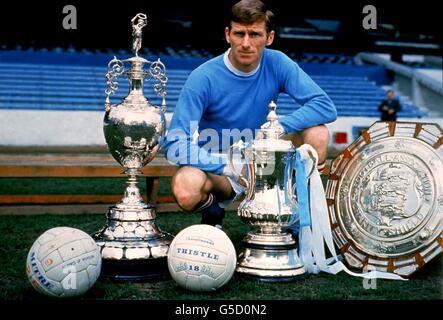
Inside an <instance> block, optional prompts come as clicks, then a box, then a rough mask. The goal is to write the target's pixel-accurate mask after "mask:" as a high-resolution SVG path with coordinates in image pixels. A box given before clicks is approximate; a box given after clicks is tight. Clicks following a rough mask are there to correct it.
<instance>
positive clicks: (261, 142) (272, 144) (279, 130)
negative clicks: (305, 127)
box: [252, 101, 295, 152]
mask: <svg viewBox="0 0 443 320" xmlns="http://www.w3.org/2000/svg"><path fill="white" fill-rule="evenodd" d="M268 108H269V113H268V116H267V117H266V119H267V120H268V122H266V123H265V124H264V125H262V126H261V128H260V131H259V133H258V135H257V138H256V139H255V140H254V141H253V142H252V147H253V148H254V149H255V150H260V151H281V152H282V151H286V152H288V151H294V150H295V148H294V146H293V145H292V142H291V141H289V140H283V139H280V137H281V136H282V135H283V134H284V132H285V131H284V129H283V127H282V125H281V124H280V122H279V121H278V116H277V113H276V111H275V110H276V109H277V105H276V104H275V103H274V101H271V102H270V103H269V105H268Z"/></svg>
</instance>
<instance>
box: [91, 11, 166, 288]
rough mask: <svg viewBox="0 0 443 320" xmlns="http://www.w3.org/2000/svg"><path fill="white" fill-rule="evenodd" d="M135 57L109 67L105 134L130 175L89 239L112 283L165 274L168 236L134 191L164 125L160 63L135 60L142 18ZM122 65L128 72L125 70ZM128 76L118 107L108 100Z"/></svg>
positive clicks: (139, 21)
mask: <svg viewBox="0 0 443 320" xmlns="http://www.w3.org/2000/svg"><path fill="white" fill-rule="evenodd" d="M131 22H132V28H133V37H134V38H133V51H134V55H135V56H133V57H131V58H129V59H126V60H119V59H117V58H116V57H114V59H112V60H111V61H110V62H109V64H108V72H107V73H106V80H107V88H106V91H105V93H106V101H105V116H104V123H103V130H104V134H105V138H106V143H107V144H108V147H109V151H110V152H111V154H112V156H113V157H114V158H115V160H117V161H118V163H119V164H120V165H122V166H123V167H124V168H125V174H127V175H128V181H127V184H128V185H127V187H126V190H125V192H124V197H123V199H122V200H121V201H120V202H119V203H117V204H115V205H113V206H112V207H110V208H109V211H108V213H107V219H108V221H107V225H106V226H105V227H104V228H103V229H102V230H101V231H99V232H97V233H95V234H94V235H93V237H94V239H95V240H96V242H97V244H98V245H99V246H100V248H101V253H102V257H103V265H102V273H101V276H102V277H103V278H107V279H113V280H149V279H157V278H161V277H165V276H167V274H168V268H167V263H166V259H167V253H168V250H169V244H170V242H171V240H172V236H171V235H169V234H167V233H164V232H162V231H161V230H160V229H159V228H158V226H157V225H156V222H155V218H156V214H155V208H154V207H153V206H152V205H150V204H149V203H145V202H144V201H143V199H142V197H141V196H140V190H139V188H138V187H137V176H139V175H141V174H142V172H141V169H142V168H143V167H144V166H145V165H146V164H148V163H149V162H150V161H151V160H152V159H153V158H154V157H155V155H156V153H157V151H158V149H159V139H160V138H161V137H163V136H164V132H165V129H166V121H165V116H164V112H165V110H166V102H165V96H166V82H167V80H168V78H167V77H166V69H165V66H164V64H163V63H162V62H161V61H160V59H158V60H157V61H154V62H151V61H148V60H146V59H144V58H142V57H139V56H138V51H139V49H140V48H141V38H142V31H141V29H142V28H143V27H144V26H145V25H146V15H144V14H141V13H139V14H137V15H136V16H135V17H134V18H133V19H132V21H131ZM125 63H127V64H129V68H125ZM122 75H125V76H127V78H128V80H129V83H130V87H129V94H128V95H127V96H126V97H125V98H124V99H123V100H122V101H121V102H120V103H118V104H113V105H112V104H111V103H110V96H111V95H112V94H114V93H115V92H116V90H117V89H118V86H119V84H118V82H117V78H118V77H119V76H122ZM148 80H152V81H153V86H154V90H155V92H156V94H157V95H158V96H160V97H162V104H161V107H159V106H153V105H151V104H150V102H149V100H148V99H146V98H145V97H144V95H143V81H148Z"/></svg>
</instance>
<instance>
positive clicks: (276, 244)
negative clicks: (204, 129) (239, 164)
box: [230, 102, 312, 282]
mask: <svg viewBox="0 0 443 320" xmlns="http://www.w3.org/2000/svg"><path fill="white" fill-rule="evenodd" d="M276 107H277V106H276V104H275V103H274V102H271V103H270V104H269V114H268V117H267V120H268V122H267V123H266V124H265V125H264V126H262V128H261V130H260V134H259V135H258V136H260V137H257V138H256V139H255V140H253V141H252V142H251V143H250V144H249V145H246V144H245V143H242V142H240V143H237V144H234V145H233V146H232V147H231V154H230V161H231V166H232V169H233V170H235V166H234V164H233V159H234V151H235V150H236V149H239V150H240V152H241V154H242V158H244V159H245V160H246V166H245V167H246V174H245V176H242V177H241V178H242V179H243V181H244V182H245V183H246V185H247V191H246V197H245V199H244V200H243V201H242V202H241V203H240V205H239V207H238V215H239V216H240V218H241V220H242V221H243V222H245V223H247V224H249V225H251V226H252V227H253V231H250V232H249V233H248V234H247V235H246V237H245V239H244V240H243V244H244V250H243V252H242V253H241V254H240V256H239V259H238V265H237V269H236V271H237V273H238V274H239V275H243V276H246V277H250V278H256V279H259V280H261V281H268V282H284V281H291V280H293V279H295V278H298V277H300V276H302V275H304V274H305V272H306V271H305V268H304V267H303V264H302V263H301V261H300V259H299V257H298V253H297V246H296V242H295V239H294V238H293V236H292V235H291V234H290V233H289V232H286V231H284V229H285V228H286V229H287V228H288V227H290V226H292V225H293V224H294V223H296V222H297V219H298V211H297V210H298V202H297V196H296V188H295V160H296V149H295V148H294V146H293V145H292V142H291V141H288V140H283V139H280V136H281V135H282V133H283V128H282V127H281V125H280V124H279V122H278V120H277V119H278V118H277V114H276V112H275V109H276ZM311 172H312V171H311Z"/></svg>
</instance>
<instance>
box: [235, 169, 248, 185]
mask: <svg viewBox="0 0 443 320" xmlns="http://www.w3.org/2000/svg"><path fill="white" fill-rule="evenodd" d="M237 182H238V183H239V184H240V185H242V186H243V187H245V188H247V187H248V186H247V185H246V166H243V168H242V169H241V175H240V177H238V180H237Z"/></svg>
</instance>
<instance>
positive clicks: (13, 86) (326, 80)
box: [0, 47, 426, 118]
mask: <svg viewBox="0 0 443 320" xmlns="http://www.w3.org/2000/svg"><path fill="white" fill-rule="evenodd" d="M165 51H166V52H168V53H169V54H170V55H168V56H164V59H163V58H162V60H163V61H164V63H165V64H166V66H167V72H168V78H169V81H168V84H167V92H168V95H167V98H168V109H167V112H173V111H174V107H175V104H176V102H177V99H178V96H179V93H180V89H181V88H182V86H183V84H184V82H185V81H186V78H187V76H188V74H189V73H190V71H191V70H192V69H193V68H195V67H196V66H197V65H198V64H200V63H202V62H204V61H205V60H206V59H207V58H208V57H210V56H211V54H210V53H209V52H201V51H199V50H195V49H194V50H191V51H188V52H187V51H185V50H178V51H177V50H175V49H174V48H172V47H167V48H166V49H165ZM152 52H153V51H152ZM152 52H151V51H149V53H150V54H149V55H148V57H149V56H152ZM185 52H187V53H186V54H185ZM122 54H124V53H123V52H122ZM116 55H119V54H118V53H117V54H116ZM12 56H13V57H14V58H12ZM112 56H113V54H103V53H95V54H94V53H87V52H79V53H77V52H76V53H72V52H71V53H63V52H58V51H56V50H55V51H52V52H50V53H48V52H45V51H43V52H42V51H37V52H33V51H23V52H21V53H17V52H16V53H14V54H9V55H8V51H4V52H0V57H1V58H2V59H0V61H1V62H0V108H1V109H28V110H29V109H34V110H90V111H100V110H102V109H103V96H104V94H103V92H104V89H105V81H104V74H105V73H106V69H105V66H106V65H107V62H108V61H109V60H110V59H111V58H112ZM290 56H292V57H293V59H294V60H296V61H297V62H298V63H299V64H300V66H301V67H302V68H303V69H304V70H305V71H306V72H307V73H308V74H310V75H311V76H312V78H313V79H314V81H315V82H317V83H318V84H319V85H320V87H322V88H323V89H324V90H325V91H326V92H327V93H328V94H329V96H330V97H331V99H332V100H333V101H334V103H335V104H336V106H337V109H338V115H339V116H367V117H377V116H378V115H379V112H378V110H377V106H378V104H379V102H380V101H381V100H382V99H383V98H384V97H385V90H384V89H383V88H382V86H380V85H377V81H378V82H380V83H381V84H382V85H383V84H384V85H386V84H387V82H388V81H389V79H387V77H388V76H387V75H386V71H385V70H383V68H380V67H377V66H357V65H354V64H353V62H352V57H349V56H339V55H332V54H329V55H325V54H317V55H314V54H306V55H302V56H298V57H297V56H296V55H295V54H290ZM153 59H155V58H153ZM168 62H169V63H168ZM374 73H376V74H377V75H376V76H373V77H372V78H371V74H372V75H373V74H374ZM374 77H375V78H374ZM145 90H146V95H147V96H148V97H154V98H153V99H152V101H151V102H152V103H153V104H158V103H160V101H159V99H158V98H155V94H154V93H153V92H152V90H150V87H149V86H146V87H145ZM127 92H128V82H127V81H120V89H119V90H118V92H117V93H116V96H115V98H114V99H115V100H114V101H119V100H120V99H121V98H123V97H124V96H125V95H126V93H127ZM401 102H402V106H403V109H402V111H401V112H400V114H399V116H400V117H415V118H416V117H422V116H424V115H425V114H426V113H425V112H424V111H422V110H421V109H420V108H419V107H418V106H416V105H413V104H411V103H407V102H406V101H401ZM277 103H278V105H279V114H281V115H284V114H287V113H289V112H291V111H292V110H294V101H293V99H292V98H290V97H289V96H288V95H286V94H281V95H280V97H279V99H278V101H277ZM298 107H299V106H297V105H295V108H298Z"/></svg>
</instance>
